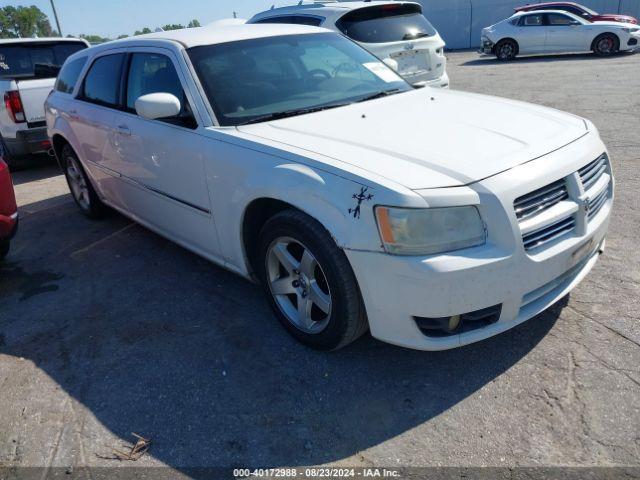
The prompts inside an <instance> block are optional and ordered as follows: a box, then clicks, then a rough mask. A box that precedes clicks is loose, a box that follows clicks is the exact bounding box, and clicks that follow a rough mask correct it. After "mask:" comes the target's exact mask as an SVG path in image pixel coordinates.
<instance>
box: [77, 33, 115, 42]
mask: <svg viewBox="0 0 640 480" xmlns="http://www.w3.org/2000/svg"><path fill="white" fill-rule="evenodd" d="M80 38H84V39H85V40H86V41H87V42H89V43H104V42H108V41H109V39H108V38H104V37H101V36H100V35H85V34H84V33H81V34H80Z"/></svg>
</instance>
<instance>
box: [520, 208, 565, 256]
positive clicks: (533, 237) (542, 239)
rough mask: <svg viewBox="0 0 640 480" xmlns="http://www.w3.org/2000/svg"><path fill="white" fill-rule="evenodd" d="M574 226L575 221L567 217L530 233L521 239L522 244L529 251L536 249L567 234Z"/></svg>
mask: <svg viewBox="0 0 640 480" xmlns="http://www.w3.org/2000/svg"><path fill="white" fill-rule="evenodd" d="M575 226H576V221H575V219H574V218H573V216H571V217H567V218H565V219H563V220H560V221H559V222H556V223H553V224H551V225H549V226H546V227H544V228H541V229H540V230H536V231H535V232H531V233H529V234H527V235H525V236H523V237H522V240H523V242H524V248H525V249H527V250H530V249H532V248H535V247H538V246H540V245H541V244H543V243H547V242H550V241H551V240H554V239H556V238H558V237H560V236H562V235H564V234H566V233H569V232H570V231H571V230H573V229H574V228H575Z"/></svg>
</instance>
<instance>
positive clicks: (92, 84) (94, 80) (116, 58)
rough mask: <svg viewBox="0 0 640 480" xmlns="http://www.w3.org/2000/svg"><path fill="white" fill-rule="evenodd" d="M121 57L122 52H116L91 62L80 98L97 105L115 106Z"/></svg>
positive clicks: (117, 98) (118, 88)
mask: <svg viewBox="0 0 640 480" xmlns="http://www.w3.org/2000/svg"><path fill="white" fill-rule="evenodd" d="M123 59H124V53H116V54H113V55H105V56H103V57H99V58H98V59H97V60H96V61H95V62H93V64H92V65H91V68H89V71H88V72H87V75H86V76H85V78H84V88H83V93H82V98H83V99H84V100H86V101H89V102H92V103H97V104H99V105H105V106H108V107H114V106H117V105H118V104H119V95H120V78H121V75H122V63H123Z"/></svg>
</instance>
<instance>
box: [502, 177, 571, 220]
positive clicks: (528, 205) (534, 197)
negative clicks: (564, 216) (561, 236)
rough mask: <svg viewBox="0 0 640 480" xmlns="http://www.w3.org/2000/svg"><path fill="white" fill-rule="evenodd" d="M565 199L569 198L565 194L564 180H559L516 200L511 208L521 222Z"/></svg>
mask: <svg viewBox="0 0 640 480" xmlns="http://www.w3.org/2000/svg"><path fill="white" fill-rule="evenodd" d="M567 198H569V195H568V193H567V186H566V183H565V180H564V179H560V180H558V181H556V182H553V183H552V184H550V185H547V186H545V187H542V188H539V189H538V190H535V191H533V192H531V193H528V194H527V195H523V196H522V197H519V198H517V199H516V200H515V202H513V206H514V209H515V211H516V217H518V219H519V220H523V219H525V218H527V217H530V216H531V215H534V214H536V213H538V212H541V211H543V210H546V209H547V208H550V207H552V206H553V205H555V204H556V203H559V202H561V201H563V200H566V199H567Z"/></svg>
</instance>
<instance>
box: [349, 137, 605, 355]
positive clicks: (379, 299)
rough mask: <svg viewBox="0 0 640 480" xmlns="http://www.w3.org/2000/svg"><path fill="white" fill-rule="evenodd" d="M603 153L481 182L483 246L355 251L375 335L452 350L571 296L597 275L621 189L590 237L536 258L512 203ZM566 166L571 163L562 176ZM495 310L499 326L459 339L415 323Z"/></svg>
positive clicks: (589, 151) (596, 149)
mask: <svg viewBox="0 0 640 480" xmlns="http://www.w3.org/2000/svg"><path fill="white" fill-rule="evenodd" d="M594 137H595V135H594ZM602 151H604V146H603V145H602V143H601V142H600V140H599V139H597V140H595V139H591V140H585V141H577V142H575V143H574V144H573V145H571V146H568V147H565V148H563V149H560V150H558V151H557V152H554V153H552V154H549V155H546V156H545V157H542V158H541V159H538V160H534V161H531V162H529V163H527V164H524V165H521V166H520V167H516V168H514V169H512V170H510V171H507V172H505V173H503V174H500V175H497V176H495V177H492V178H489V179H487V180H484V181H481V182H477V183H476V184H474V185H473V188H474V189H475V190H476V191H477V192H478V194H479V196H480V199H481V205H480V207H481V211H482V213H483V218H485V221H487V227H488V232H489V239H488V241H487V244H486V245H484V246H481V247H475V248H470V249H466V250H461V251H459V252H452V253H450V254H445V255H437V256H429V257H402V256H393V255H388V254H385V253H381V252H364V251H353V250H347V251H346V254H347V257H348V258H349V261H350V262H351V265H352V267H353V269H354V272H355V274H356V277H357V278H358V280H359V285H360V288H361V292H362V296H363V299H364V303H365V306H366V310H367V315H368V318H369V325H370V329H371V334H372V335H373V336H374V337H376V338H378V339H380V340H383V341H386V342H389V343H392V344H396V345H400V346H404V347H409V348H415V349H419V350H446V349H450V348H455V347H459V346H462V345H466V344H469V343H473V342H477V341H479V340H483V339H485V338H488V337H491V336H494V335H497V334H499V333H501V332H504V331H506V330H508V329H510V328H513V327H515V326H516V325H518V324H520V323H522V322H524V321H526V320H528V319H530V318H532V317H534V316H536V315H537V314H539V313H540V312H542V311H544V310H545V309H547V308H548V307H550V306H551V305H553V304H554V303H555V302H557V301H558V300H560V299H561V298H562V297H564V296H565V295H566V294H567V293H568V292H570V291H571V290H572V289H573V288H574V287H575V286H576V285H578V283H580V281H581V280H582V279H583V278H584V277H585V276H586V275H587V274H588V273H589V271H591V269H592V268H593V266H594V265H595V263H596V262H597V260H598V257H599V256H600V254H601V252H602V251H603V249H604V245H605V237H606V234H607V230H608V226H609V217H610V214H611V207H612V204H613V190H612V194H611V197H610V198H608V199H607V200H606V203H605V204H604V205H603V207H602V208H601V209H600V210H599V211H598V213H597V214H596V215H595V216H593V218H592V219H591V220H590V221H589V223H588V225H586V227H585V228H586V229H585V231H584V233H577V232H576V233H572V234H570V235H568V236H566V237H562V238H560V239H559V240H557V241H554V242H552V243H551V244H550V245H549V246H545V248H544V249H543V250H542V251H537V252H536V251H534V252H533V253H532V252H531V251H526V250H525V249H524V246H523V242H522V235H521V234H520V227H519V226H518V222H517V220H516V218H515V213H514V211H513V200H514V198H517V197H518V196H519V195H521V194H522V193H524V192H529V191H533V190H535V189H536V188H540V187H541V186H544V185H547V184H548V183H550V182H552V181H555V180H557V179H558V178H561V177H565V176H567V175H570V174H571V172H575V171H577V170H578V169H579V168H581V167H582V166H583V165H585V164H586V163H587V160H588V159H591V160H592V159H593V158H597V157H598V155H599V154H601V153H602ZM572 158H573V160H569V161H568V160H567V159H572ZM558 165H564V167H563V170H562V171H558ZM518 190H520V191H518ZM496 306H499V308H500V310H499V312H500V313H499V317H498V318H497V321H495V322H494V323H491V324H488V325H486V326H481V327H479V328H476V329H473V330H470V331H463V333H459V334H454V335H448V336H432V335H428V334H425V333H423V331H422V330H421V329H420V328H419V327H418V323H417V321H416V318H417V317H420V318H444V317H451V316H455V315H463V314H468V313H470V312H477V311H479V310H482V309H491V308H494V307H496Z"/></svg>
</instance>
